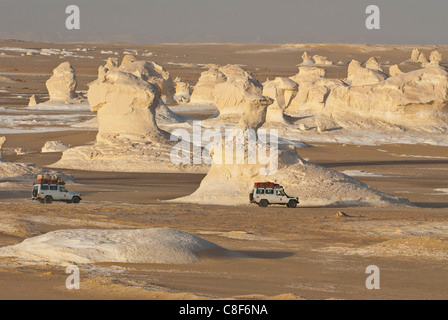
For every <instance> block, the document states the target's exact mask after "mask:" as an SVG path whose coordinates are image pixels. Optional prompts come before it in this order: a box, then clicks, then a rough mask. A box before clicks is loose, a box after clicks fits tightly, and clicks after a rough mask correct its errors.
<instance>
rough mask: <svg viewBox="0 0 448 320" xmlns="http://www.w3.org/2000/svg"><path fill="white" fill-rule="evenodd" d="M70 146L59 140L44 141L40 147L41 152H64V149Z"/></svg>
mask: <svg viewBox="0 0 448 320" xmlns="http://www.w3.org/2000/svg"><path fill="white" fill-rule="evenodd" d="M69 148H70V147H68V146H66V145H65V144H63V143H62V142H61V141H47V142H45V145H44V146H43V147H42V149H41V152H42V153H47V152H64V151H65V150H67V149H69Z"/></svg>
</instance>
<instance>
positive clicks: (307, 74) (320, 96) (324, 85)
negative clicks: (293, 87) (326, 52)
mask: <svg viewBox="0 0 448 320" xmlns="http://www.w3.org/2000/svg"><path fill="white" fill-rule="evenodd" d="M290 79H291V80H293V81H294V82H296V83H297V84H298V85H299V87H298V90H299V91H298V93H297V94H296V95H295V97H294V98H293V99H292V101H291V103H290V106H289V107H287V110H288V111H289V112H295V111H299V110H309V109H310V110H313V111H317V110H320V109H323V107H324V105H325V101H326V99H327V96H328V94H329V93H330V91H331V90H332V89H333V88H334V87H338V86H346V84H345V83H344V82H342V81H341V80H337V79H328V78H325V70H324V69H322V68H317V67H300V68H299V73H297V74H296V75H295V76H292V77H291V78H290Z"/></svg>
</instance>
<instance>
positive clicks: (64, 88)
mask: <svg viewBox="0 0 448 320" xmlns="http://www.w3.org/2000/svg"><path fill="white" fill-rule="evenodd" d="M45 85H46V86H47V90H48V93H49V94H50V101H58V102H59V101H61V102H70V101H73V100H74V99H76V98H77V97H78V95H77V94H76V85H77V81H76V74H75V70H74V69H73V68H72V65H71V64H70V62H63V63H61V64H60V65H59V66H58V67H56V68H55V69H54V70H53V75H52V76H51V77H50V79H48V80H47V82H46V83H45Z"/></svg>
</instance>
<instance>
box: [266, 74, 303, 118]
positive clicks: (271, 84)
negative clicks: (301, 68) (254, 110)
mask: <svg viewBox="0 0 448 320" xmlns="http://www.w3.org/2000/svg"><path fill="white" fill-rule="evenodd" d="M297 91H298V85H297V83H296V82H295V81H293V80H291V79H289V78H283V77H277V78H275V79H274V80H272V81H268V82H265V83H264V85H263V95H264V96H266V97H269V98H271V99H273V100H274V102H273V103H272V104H271V105H269V106H268V108H267V112H266V122H279V123H284V124H286V123H288V122H287V120H286V119H285V109H286V108H288V107H289V105H290V104H291V102H292V100H293V99H294V98H295V96H296V95H297Z"/></svg>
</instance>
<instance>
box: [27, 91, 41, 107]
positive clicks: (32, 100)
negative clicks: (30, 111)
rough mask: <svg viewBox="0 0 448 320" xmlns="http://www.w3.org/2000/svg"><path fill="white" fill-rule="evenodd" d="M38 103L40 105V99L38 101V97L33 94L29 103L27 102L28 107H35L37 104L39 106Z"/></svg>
mask: <svg viewBox="0 0 448 320" xmlns="http://www.w3.org/2000/svg"><path fill="white" fill-rule="evenodd" d="M39 103H40V99H39V97H38V96H36V95H35V94H33V95H32V96H31V97H30V101H29V102H28V107H32V106H35V105H37V104H39Z"/></svg>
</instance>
